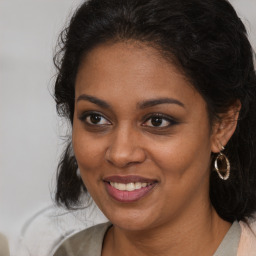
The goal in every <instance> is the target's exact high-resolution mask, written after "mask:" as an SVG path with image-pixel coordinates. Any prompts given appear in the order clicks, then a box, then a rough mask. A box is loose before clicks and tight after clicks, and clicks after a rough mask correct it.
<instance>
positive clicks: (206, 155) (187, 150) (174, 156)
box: [151, 130, 211, 182]
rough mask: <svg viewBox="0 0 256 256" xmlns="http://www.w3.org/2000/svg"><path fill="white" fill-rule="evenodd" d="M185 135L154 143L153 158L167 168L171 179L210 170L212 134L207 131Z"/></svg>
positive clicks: (162, 167)
mask: <svg viewBox="0 0 256 256" xmlns="http://www.w3.org/2000/svg"><path fill="white" fill-rule="evenodd" d="M205 131H207V130H205ZM182 135H183V136H177V137H172V138H170V139H169V140H168V141H166V142H165V143H164V144H163V143H159V144H156V143H155V144H154V145H155V146H154V148H153V149H152V150H154V151H152V154H151V156H152V158H154V162H155V163H157V164H158V165H159V168H160V169H162V170H165V172H164V174H165V175H168V176H170V177H172V178H170V181H174V180H175V182H176V181H177V179H181V180H182V178H186V177H187V179H191V178H196V177H197V176H198V175H203V173H204V174H205V173H207V174H208V172H209V166H210V156H211V143H210V136H209V134H208V133H206V132H205V134H203V132H202V131H201V132H197V133H195V132H192V133H191V132H188V133H183V134H182Z"/></svg>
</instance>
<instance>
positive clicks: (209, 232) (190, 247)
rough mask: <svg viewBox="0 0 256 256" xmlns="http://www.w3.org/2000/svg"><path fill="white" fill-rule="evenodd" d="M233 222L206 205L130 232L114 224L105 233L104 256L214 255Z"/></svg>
mask: <svg viewBox="0 0 256 256" xmlns="http://www.w3.org/2000/svg"><path fill="white" fill-rule="evenodd" d="M230 226H231V224H230V223H228V222H226V221H224V220H223V219H221V218H220V217H219V216H218V214H217V213H216V211H215V210H214V208H213V207H212V206H211V205H210V204H209V205H205V207H203V210H202V206H201V208H200V212H199V211H198V208H196V209H190V211H186V214H185V215H184V216H181V215H179V216H178V217H177V218H175V220H173V221H171V222H169V223H165V224H164V225H158V226H157V227H154V228H152V229H149V230H142V231H129V230H123V229H120V228H118V227H116V226H113V227H112V228H111V229H110V230H109V232H108V233H107V235H106V238H105V241H104V248H103V254H102V255H103V256H108V255H123V256H126V255H127V256H128V255H131V253H133V254H135V255H137V256H145V255H147V256H151V255H162V256H165V255H166V256H167V255H176V256H181V255H182V256H188V255H194V254H195V252H197V254H198V255H213V254H214V252H215V251H216V249H217V248H218V246H219V244H220V243H221V241H222V239H223V238H224V236H225V234H226V233H227V231H228V229H229V228H230Z"/></svg>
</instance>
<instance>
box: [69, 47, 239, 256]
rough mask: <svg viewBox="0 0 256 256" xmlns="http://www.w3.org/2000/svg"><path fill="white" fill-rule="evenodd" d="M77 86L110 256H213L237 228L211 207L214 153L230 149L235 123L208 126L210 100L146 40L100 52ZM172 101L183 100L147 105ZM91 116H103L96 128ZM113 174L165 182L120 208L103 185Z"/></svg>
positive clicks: (80, 122)
mask: <svg viewBox="0 0 256 256" xmlns="http://www.w3.org/2000/svg"><path fill="white" fill-rule="evenodd" d="M75 86H76V87H75V97H76V100H75V112H74V120H73V121H74V122H73V148H74V152H75V156H76V159H77V162H78V166H79V169H80V173H81V177H82V179H83V181H84V183H85V185H86V187H87V189H88V191H89V192H90V194H91V196H92V197H93V199H94V201H95V202H96V204H97V205H98V206H99V208H100V209H101V210H102V211H103V213H104V214H105V215H106V216H107V218H108V219H109V220H110V221H111V222H112V223H113V227H112V228H111V229H109V231H108V232H107V234H106V236H105V240H104V246H103V252H102V255H104V256H108V255H131V253H133V254H135V255H147V256H149V255H176V256H177V255H182V256H186V255H194V254H195V252H196V253H197V254H198V255H212V254H213V253H214V251H215V250H216V249H217V247H218V246H219V244H220V243H221V241H222V239H223V237H224V236H225V234H226V232H227V231H228V229H229V227H230V223H228V222H225V221H224V220H222V219H221V218H220V217H219V216H218V215H217V213H216V211H215V209H214V208H213V207H212V205H211V203H210V199H209V175H210V164H211V152H219V151H220V143H221V144H222V145H225V144H226V143H227V142H228V140H229V138H230V137H231V136H232V134H233V132H234V130H235V122H219V123H216V124H215V125H214V126H213V127H210V124H209V118H208V113H207V108H206V102H205V101H204V99H203V98H202V96H201V95H200V94H199V93H198V92H197V91H196V90H195V89H194V87H193V86H192V85H191V84H190V83H189V82H188V80H187V79H186V78H185V77H184V76H183V75H182V73H181V72H179V70H178V69H177V68H176V67H175V66H174V65H173V64H171V63H170V62H168V61H167V60H165V59H164V58H162V57H161V56H160V55H159V53H158V52H157V50H155V49H153V48H151V47H149V46H146V45H143V44H140V43H135V42H126V43H124V42H123V43H115V44H105V45H101V46H98V47H96V48H94V49H93V50H91V52H90V53H89V54H88V55H87V56H86V57H85V58H84V60H83V62H82V63H81V65H80V68H79V70H78V74H77V79H76V85H75ZM88 96H90V97H88ZM91 97H94V98H93V100H92V98H91ZM166 97H168V98H171V99H174V100H175V102H172V103H163V104H157V105H154V106H146V107H145V106H144V107H143V108H141V105H142V103H143V102H145V101H148V100H152V99H159V98H166ZM95 98H97V99H98V100H100V101H101V102H102V101H103V102H104V103H105V105H104V104H99V102H100V101H95ZM178 102H179V103H178ZM177 103H178V104H177ZM106 105H108V106H106ZM92 111H94V112H97V114H98V115H100V116H101V119H100V122H99V123H97V124H95V123H94V124H93V123H92V120H93V121H95V118H94V119H93V118H92V113H91V112H92ZM155 113H158V114H161V115H164V116H165V117H164V118H162V119H161V122H160V123H161V125H160V127H158V126H155V125H154V122H152V120H153V119H152V115H153V114H155ZM230 113H231V114H230V115H231V116H234V117H235V114H234V113H236V112H235V111H233V110H231V111H230ZM93 117H95V116H93ZM166 117H168V118H166ZM112 175H119V176H126V175H139V176H142V177H145V178H149V179H153V180H156V181H157V185H156V186H155V187H154V188H153V189H152V190H151V191H150V192H149V193H148V194H147V195H146V196H144V197H143V198H141V199H140V200H138V201H135V202H131V203H123V202H118V201H116V200H115V199H113V198H112V197H111V196H110V195H109V194H108V192H107V190H106V187H105V183H104V181H103V180H104V178H106V177H108V176H112Z"/></svg>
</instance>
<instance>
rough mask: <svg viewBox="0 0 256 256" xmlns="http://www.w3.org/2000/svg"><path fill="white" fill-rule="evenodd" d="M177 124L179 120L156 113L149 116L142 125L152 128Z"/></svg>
mask: <svg viewBox="0 0 256 256" xmlns="http://www.w3.org/2000/svg"><path fill="white" fill-rule="evenodd" d="M175 124H177V121H175V120H174V119H173V118H171V117H169V116H166V115H162V114H155V115H151V116H150V117H148V118H147V120H146V121H145V122H144V123H143V124H142V125H143V126H148V127H152V128H154V127H156V128H166V127H169V126H171V125H175Z"/></svg>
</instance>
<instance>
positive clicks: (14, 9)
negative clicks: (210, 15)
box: [0, 0, 256, 243]
mask: <svg viewBox="0 0 256 256" xmlns="http://www.w3.org/2000/svg"><path fill="white" fill-rule="evenodd" d="M231 2H232V3H233V5H234V6H235V8H236V10H237V11H238V13H239V15H240V17H242V20H243V21H244V22H245V24H246V26H247V28H248V33H249V35H250V38H251V40H252V42H253V45H254V46H255V45H256V0H231ZM79 3H81V0H0V232H3V233H4V234H6V235H7V236H8V238H9V239H10V241H11V243H13V241H14V240H15V239H17V234H19V232H20V229H21V227H22V224H23V223H24V222H25V221H26V219H27V218H29V217H30V216H31V215H32V214H33V213H34V212H35V211H37V210H39V209H41V208H42V207H44V206H46V205H48V204H51V202H52V201H51V200H52V199H51V194H52V192H53V191H54V181H55V169H56V166H57V161H58V156H59V154H60V152H61V147H62V144H63V141H62V140H61V139H60V134H61V133H63V127H62V129H61V128H59V127H60V126H59V125H60V124H61V121H60V119H58V118H57V115H56V113H55V105H54V101H53V98H52V97H51V91H52V85H53V81H54V79H53V75H54V68H53V64H52V56H53V49H54V47H55V43H56V39H57V35H58V34H59V32H60V30H61V28H63V26H64V24H65V21H66V20H67V17H68V16H70V13H71V10H72V9H74V8H75V6H77V5H78V4H79ZM254 48H256V47H254Z"/></svg>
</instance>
